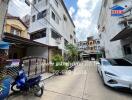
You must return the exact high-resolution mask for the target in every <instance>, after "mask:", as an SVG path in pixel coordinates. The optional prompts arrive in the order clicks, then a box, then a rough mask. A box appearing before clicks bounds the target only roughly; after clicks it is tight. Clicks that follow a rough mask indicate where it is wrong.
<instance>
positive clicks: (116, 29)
mask: <svg viewBox="0 0 132 100" xmlns="http://www.w3.org/2000/svg"><path fill="white" fill-rule="evenodd" d="M116 5H117V6H120V7H123V8H124V12H125V10H127V9H128V8H129V7H130V6H131V5H132V2H131V0H102V7H101V12H100V17H99V21H98V29H99V33H100V37H101V45H102V46H103V47H104V49H105V54H106V57H107V58H113V57H114V58H121V57H126V54H125V48H124V46H125V45H126V44H127V42H129V41H128V40H127V41H124V39H123V38H124V37H125V36H124V37H122V38H119V36H118V38H117V35H118V34H119V33H120V32H122V31H123V30H124V29H125V28H126V26H125V23H122V24H121V23H120V22H121V20H126V19H127V18H126V17H125V16H127V15H129V13H130V12H128V13H127V14H126V13H124V14H123V16H122V17H119V16H111V13H112V7H114V6H116ZM123 34H125V32H124V33H123ZM126 38H127V37H126ZM129 40H130V39H129ZM130 49H131V47H130V48H129V53H130V51H131V50H130ZM129 56H130V55H129ZM131 56H132V55H131Z"/></svg>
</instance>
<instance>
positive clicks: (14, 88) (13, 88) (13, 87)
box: [11, 84, 20, 92]
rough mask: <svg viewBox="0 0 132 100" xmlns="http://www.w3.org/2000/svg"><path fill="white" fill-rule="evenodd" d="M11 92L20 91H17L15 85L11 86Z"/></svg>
mask: <svg viewBox="0 0 132 100" xmlns="http://www.w3.org/2000/svg"><path fill="white" fill-rule="evenodd" d="M11 90H12V91H13V92H20V89H17V84H12V86H11Z"/></svg>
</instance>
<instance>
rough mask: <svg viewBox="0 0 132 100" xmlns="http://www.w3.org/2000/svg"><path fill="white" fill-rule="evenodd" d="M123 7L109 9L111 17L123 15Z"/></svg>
mask: <svg viewBox="0 0 132 100" xmlns="http://www.w3.org/2000/svg"><path fill="white" fill-rule="evenodd" d="M124 9H125V8H124V7H121V6H118V5H116V6H113V7H112V8H111V16H123V13H124Z"/></svg>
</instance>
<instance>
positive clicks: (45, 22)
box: [29, 0, 76, 56]
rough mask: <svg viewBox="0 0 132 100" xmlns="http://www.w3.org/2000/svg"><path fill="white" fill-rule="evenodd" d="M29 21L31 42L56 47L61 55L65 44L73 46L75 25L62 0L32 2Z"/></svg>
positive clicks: (51, 50)
mask: <svg viewBox="0 0 132 100" xmlns="http://www.w3.org/2000/svg"><path fill="white" fill-rule="evenodd" d="M30 19H31V20H30V27H29V33H30V36H31V39H32V40H34V41H37V42H40V43H43V44H46V45H49V46H54V47H57V48H58V49H59V50H60V53H61V54H62V55H63V54H64V52H65V46H66V44H68V43H71V44H75V42H76V37H75V36H76V33H75V25H74V23H73V21H72V19H71V17H70V15H69V13H68V11H67V8H66V6H65V4H64V1H63V0H33V2H32V8H31V18H30ZM54 51H55V50H54V48H52V49H50V51H49V52H52V53H50V54H54ZM38 52H39V51H38ZM50 56H52V55H50Z"/></svg>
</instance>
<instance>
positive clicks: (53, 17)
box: [52, 12, 55, 20]
mask: <svg viewBox="0 0 132 100" xmlns="http://www.w3.org/2000/svg"><path fill="white" fill-rule="evenodd" d="M52 19H53V20H55V14H54V13H53V12H52Z"/></svg>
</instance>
